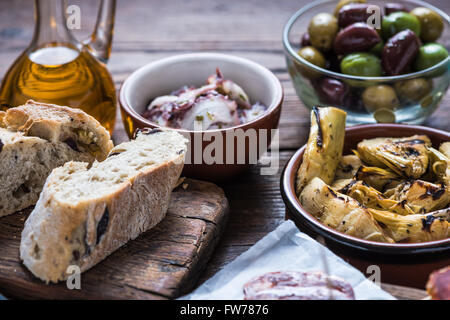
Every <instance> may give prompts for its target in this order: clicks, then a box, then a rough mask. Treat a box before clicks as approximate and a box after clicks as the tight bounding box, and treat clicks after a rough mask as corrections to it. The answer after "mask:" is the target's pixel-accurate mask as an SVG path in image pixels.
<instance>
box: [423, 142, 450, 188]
mask: <svg viewBox="0 0 450 320" xmlns="http://www.w3.org/2000/svg"><path fill="white" fill-rule="evenodd" d="M443 145H445V143H443V144H442V145H441V148H440V149H439V150H442V151H445V152H446V151H447V150H445V148H442V146H443ZM444 147H445V146H444ZM449 147H450V146H449ZM428 150H429V152H430V169H431V170H429V171H430V172H431V173H432V174H433V175H435V176H436V178H437V180H438V181H439V182H441V183H443V184H445V185H446V186H447V187H448V186H450V158H449V157H448V156H447V155H445V153H443V152H441V151H438V150H436V149H434V148H432V147H429V148H428ZM448 151H449V152H450V150H448Z"/></svg>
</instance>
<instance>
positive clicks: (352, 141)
mask: <svg viewBox="0 0 450 320" xmlns="http://www.w3.org/2000/svg"><path fill="white" fill-rule="evenodd" d="M415 134H425V135H427V136H428V137H429V138H430V139H431V141H432V143H433V146H435V147H438V146H439V144H440V143H442V142H445V141H450V133H449V132H445V131H441V130H436V129H432V128H426V127H422V126H412V125H400V124H369V125H360V126H354V127H349V128H347V129H346V132H345V144H344V154H349V153H350V152H351V150H352V149H355V148H356V145H357V144H358V142H360V141H361V140H363V139H370V138H376V137H407V136H412V135H415ZM304 150H305V146H303V147H302V148H300V149H299V150H298V151H297V152H296V153H295V154H294V155H293V156H292V158H291V159H290V160H289V161H288V163H287V164H286V166H285V168H284V170H283V173H282V175H281V194H282V197H283V200H284V202H285V204H286V216H287V218H290V219H292V220H293V221H294V222H295V223H296V224H297V226H298V227H299V228H300V229H301V230H302V231H304V232H306V233H308V234H309V235H311V236H312V237H317V236H322V237H323V238H324V239H325V243H326V245H327V247H328V248H329V249H331V250H332V251H334V252H335V253H336V254H338V255H339V256H341V257H342V258H344V259H345V260H346V261H348V262H349V263H350V264H352V265H353V266H355V267H356V268H358V269H360V270H361V271H362V272H363V273H364V274H365V275H366V276H370V275H371V274H370V272H371V271H373V270H374V267H371V266H376V267H379V268H380V276H381V281H382V282H384V283H391V284H397V285H404V286H412V287H417V288H421V289H423V288H424V286H425V283H426V280H427V278H428V275H429V274H430V273H431V272H432V271H433V270H436V269H439V268H441V267H444V266H447V265H450V238H448V239H444V240H438V241H430V242H424V243H412V244H405V243H396V244H389V243H380V242H374V241H367V240H362V239H359V238H356V237H352V236H349V235H346V234H343V233H341V232H338V231H336V230H334V229H332V228H330V227H327V226H325V225H323V224H321V223H320V222H319V221H318V220H316V219H315V218H314V217H313V216H312V215H311V214H310V213H309V212H307V211H306V210H305V209H304V208H303V207H302V205H301V204H300V201H299V200H298V198H297V196H296V194H295V177H296V173H297V170H298V168H299V167H300V164H301V162H302V159H303V153H304ZM376 267H375V268H376Z"/></svg>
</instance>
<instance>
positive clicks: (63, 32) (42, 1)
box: [32, 0, 76, 47]
mask: <svg viewBox="0 0 450 320" xmlns="http://www.w3.org/2000/svg"><path fill="white" fill-rule="evenodd" d="M65 9H66V3H65V1H64V0H35V21H36V22H35V23H36V26H35V30H34V36H33V41H32V46H33V47H42V46H44V45H48V44H50V43H52V44H56V43H65V44H74V45H75V44H76V42H75V40H74V38H73V36H72V34H71V33H70V31H69V29H68V28H67V24H66V16H65Z"/></svg>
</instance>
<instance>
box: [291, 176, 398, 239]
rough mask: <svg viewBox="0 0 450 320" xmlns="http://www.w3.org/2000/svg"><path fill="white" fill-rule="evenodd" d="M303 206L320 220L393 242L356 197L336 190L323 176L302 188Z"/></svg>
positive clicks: (349, 231) (362, 235)
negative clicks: (322, 178)
mask: <svg viewBox="0 0 450 320" xmlns="http://www.w3.org/2000/svg"><path fill="white" fill-rule="evenodd" d="M299 200H300V202H301V204H302V206H303V207H304V208H305V209H306V210H307V211H308V212H309V213H311V214H312V215H313V216H314V217H316V218H317V219H318V220H319V221H320V222H321V223H323V224H325V225H327V226H329V227H331V228H334V229H336V230H338V231H341V232H343V233H345V234H348V235H352V236H355V237H358V238H361V239H366V240H372V241H378V242H391V243H392V242H393V240H392V239H391V238H390V237H388V236H387V235H386V234H385V233H384V231H383V229H382V228H381V227H380V226H379V225H378V223H377V222H376V221H375V220H374V219H373V217H372V216H371V215H370V213H369V211H368V209H366V208H364V207H363V206H361V205H360V204H359V203H358V201H356V200H355V199H353V198H351V197H349V196H347V195H344V194H341V193H338V192H335V191H334V190H333V189H332V188H331V187H330V186H328V185H327V184H326V183H325V182H323V180H321V179H320V178H314V179H312V180H311V181H310V182H309V183H308V184H307V185H306V186H305V188H304V189H303V191H302V192H301V194H300V197H299Z"/></svg>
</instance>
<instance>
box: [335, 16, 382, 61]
mask: <svg viewBox="0 0 450 320" xmlns="http://www.w3.org/2000/svg"><path fill="white" fill-rule="evenodd" d="M380 41H381V38H380V36H379V34H378V33H377V32H376V31H375V29H373V28H371V27H369V26H368V25H367V24H365V23H362V22H357V23H354V24H351V25H349V26H347V27H345V28H344V29H342V30H341V31H339V33H338V34H337V36H336V39H334V52H335V53H336V54H348V53H352V52H357V51H368V50H370V49H371V48H373V46H374V45H376V44H377V43H378V42H380Z"/></svg>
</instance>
